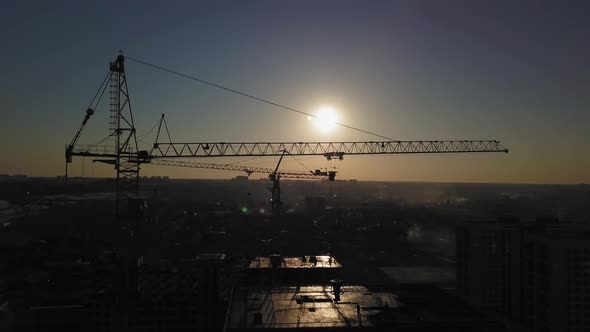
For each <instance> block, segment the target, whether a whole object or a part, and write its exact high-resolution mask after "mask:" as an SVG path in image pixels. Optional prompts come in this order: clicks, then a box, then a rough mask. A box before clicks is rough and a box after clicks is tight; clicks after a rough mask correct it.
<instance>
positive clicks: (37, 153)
mask: <svg viewBox="0 0 590 332" xmlns="http://www.w3.org/2000/svg"><path fill="white" fill-rule="evenodd" d="M4 7H5V8H4V10H3V11H2V13H1V14H0V16H1V23H0V24H1V25H2V29H1V31H2V32H1V33H2V40H3V41H4V46H3V47H2V50H1V51H0V59H1V60H2V67H3V69H4V70H3V75H2V78H1V79H0V83H1V86H0V88H1V91H2V108H1V109H2V118H3V121H1V122H0V130H2V132H3V139H2V142H1V143H0V149H1V150H2V151H3V155H5V156H10V157H8V158H3V159H2V160H1V161H0V173H24V174H29V175H49V176H54V175H61V174H62V173H63V167H64V164H63V149H64V145H65V144H66V143H67V142H68V141H69V140H70V139H71V137H72V136H73V134H74V132H75V130H76V128H77V126H78V125H79V123H80V121H81V120H82V117H83V114H84V112H85V108H86V107H87V105H88V103H89V101H90V99H91V98H92V96H93V94H94V92H95V91H96V89H97V87H98V85H99V84H100V81H101V79H102V78H103V77H104V75H105V74H106V71H107V66H108V61H109V60H111V59H112V58H113V57H114V56H115V55H116V54H117V51H118V50H119V49H123V50H124V52H125V54H127V55H129V56H133V57H137V58H140V59H143V60H146V61H149V62H152V63H155V64H159V65H162V66H166V67H169V68H172V69H176V70H178V71H181V72H186V73H188V74H192V75H195V76H198V77H201V78H204V79H207V80H210V81H214V82H218V83H220V84H223V85H226V86H229V87H232V88H235V89H238V90H242V91H244V92H248V93H252V94H254V95H257V96H260V97H265V98H269V99H272V100H275V101H277V102H280V103H283V104H286V105H290V106H293V107H296V108H299V109H302V110H304V111H307V112H310V113H314V112H315V111H316V110H317V109H318V107H320V106H322V105H332V106H333V107H334V108H336V109H337V110H338V113H339V117H340V120H341V122H344V123H346V124H350V125H353V126H357V127H361V128H364V129H368V130H371V131H374V132H378V133H380V134H382V135H385V136H388V137H393V138H396V139H480V138H490V139H498V140H500V141H502V142H503V143H504V144H505V145H506V146H507V147H508V148H509V149H510V150H511V152H510V153H509V154H507V155H504V154H502V155H458V156H389V157H349V158H346V159H345V160H344V161H343V162H336V163H332V164H330V166H335V167H337V168H338V169H340V170H341V175H342V178H357V179H366V180H399V181H467V182H529V183H580V182H590V175H589V174H588V172H587V169H588V167H589V166H590V157H588V154H587V153H585V151H588V150H589V148H590V142H588V134H587V131H588V123H589V120H590V112H588V105H589V101H590V100H589V99H590V96H589V95H588V93H586V89H587V87H588V83H589V82H588V80H589V78H588V77H589V69H588V66H587V64H586V62H587V61H586V60H587V59H588V58H590V57H589V56H590V49H589V46H588V43H587V36H588V35H590V23H588V20H587V16H588V12H589V11H588V9H589V8H590V5H587V4H586V3H585V2H583V1H578V2H575V1H568V2H563V3H558V2H543V1H529V2H526V1H520V2H518V4H514V3H513V2H512V1H215V2H206V1H186V2H175V1H167V2H149V1H137V2H133V1H129V2H111V3H109V2H107V1H101V2H95V3H91V2H83V4H82V3H78V2H59V1H56V2H27V1H23V2H18V3H16V2H15V3H11V4H8V5H5V6H4ZM127 74H128V78H129V88H130V90H131V94H132V95H131V96H132V101H133V106H134V113H135V117H136V119H137V123H136V125H137V127H138V131H139V133H140V134H142V133H145V132H146V131H148V130H149V129H150V128H151V127H152V126H153V124H154V123H155V122H156V121H157V119H158V117H159V114H161V113H166V116H167V118H168V122H169V124H170V126H171V127H172V128H173V130H174V136H175V137H176V138H177V139H178V140H183V141H195V142H196V141H216V140H220V141H252V140H272V141H278V140H297V141H306V140H307V141H315V140H374V139H375V138H374V137H370V136H367V135H364V134H360V133H356V132H354V131H350V130H348V129H345V128H338V129H336V130H333V131H331V132H327V133H326V132H321V131H318V130H317V128H315V127H314V126H313V125H311V123H310V122H309V121H308V120H307V119H306V118H305V117H304V116H301V115H298V114H292V113H289V112H285V111H282V110H280V109H276V108H272V107H271V106H268V105H265V104H260V103H256V102H253V101H251V100H248V99H244V98H243V97H239V96H234V95H230V94H228V93H226V92H223V91H218V90H215V89H212V88H210V87H207V86H202V85H199V84H197V83H194V82H191V81H187V80H184V79H182V78H178V77H174V76H171V75H169V74H165V73H162V72H158V71H155V70H153V69H150V68H147V67H144V66H141V65H139V64H135V63H129V64H128V66H127ZM106 116H107V114H106V112H97V114H96V116H95V117H94V118H93V119H92V123H91V126H90V128H89V130H88V132H87V133H86V134H87V136H86V137H83V138H82V139H81V141H82V142H83V143H84V142H85V143H94V142H96V141H98V140H99V139H101V138H102V137H103V136H105V135H106V134H107V119H106ZM151 139H152V138H151V137H144V140H146V141H148V142H150V140H151ZM219 161H220V162H227V161H226V160H219ZM303 161H304V162H305V163H306V165H309V167H310V168H316V167H326V166H328V165H327V162H326V161H324V160H322V158H304V159H303ZM274 162H275V161H274V160H272V159H266V160H264V159H263V160H256V161H253V162H251V163H250V164H252V163H255V165H272V164H273V163H274ZM86 163H87V164H86V168H85V172H86V173H85V175H89V169H90V170H91V172H92V175H94V176H109V175H111V174H112V173H113V171H112V169H110V168H109V167H108V166H97V165H94V166H90V164H91V163H90V162H89V161H86ZM297 165H298V164H297V163H294V161H291V164H289V161H288V162H287V164H286V166H285V167H289V168H296V167H298V166H297ZM81 168H82V166H81V162H80V161H79V162H77V163H75V164H74V165H73V172H74V173H76V172H77V173H80V172H81ZM145 171H146V175H152V174H154V175H170V176H176V177H231V176H235V175H236V174H235V173H223V172H213V171H195V170H186V169H184V170H177V169H161V168H155V167H146V168H145Z"/></svg>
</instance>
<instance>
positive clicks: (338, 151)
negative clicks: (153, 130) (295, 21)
mask: <svg viewBox="0 0 590 332" xmlns="http://www.w3.org/2000/svg"><path fill="white" fill-rule="evenodd" d="M134 61H135V62H138V63H142V64H144V65H149V66H151V67H154V68H157V69H161V70H165V71H167V72H170V73H174V74H177V75H181V76H185V77H189V78H190V76H188V75H184V74H180V73H178V72H173V71H170V70H166V69H165V68H162V67H158V66H155V65H151V64H148V63H145V62H141V61H138V60H134ZM124 62H125V57H124V56H123V55H122V54H119V55H118V56H117V58H116V60H115V61H114V62H111V63H110V66H109V73H108V74H107V77H106V78H105V79H104V80H103V83H102V84H101V86H100V87H99V90H98V92H97V93H96V95H95V97H94V98H93V100H92V102H91V103H90V105H89V107H88V108H87V110H86V114H85V116H84V119H83V121H82V124H81V125H80V127H79V129H78V131H77V132H76V134H75V135H74V138H73V139H72V141H71V142H70V144H69V145H67V146H66V150H65V156H66V183H67V164H68V163H71V162H72V158H73V157H80V156H81V157H95V158H100V159H107V160H106V162H107V163H112V164H114V166H115V170H116V172H117V213H119V210H120V201H121V200H122V199H124V198H125V199H128V198H136V197H138V195H139V172H140V165H141V164H142V163H149V162H151V163H154V164H156V161H157V160H158V159H170V158H195V157H198V158H201V157H240V156H250V157H252V156H261V157H272V156H277V157H282V156H283V155H284V154H285V153H287V154H289V155H292V156H324V157H326V158H327V159H328V160H330V159H340V160H342V159H343V158H344V156H345V155H378V154H382V155H383V154H388V155H392V154H434V153H436V154H441V153H498V152H508V150H507V149H506V148H504V147H503V146H502V145H501V144H500V142H499V141H497V140H458V141H454V140H446V141H436V140H428V141H398V140H382V141H363V142H302V141H299V142H230V143H226V142H204V143H179V142H172V139H171V137H170V135H169V131H168V129H167V125H166V123H165V120H163V119H164V118H163V117H162V121H161V122H160V127H159V128H158V138H156V142H155V143H154V144H153V147H152V149H151V150H150V151H147V150H139V148H138V144H137V138H136V129H135V125H134V121H133V114H132V111H131V101H130V98H129V91H128V89H127V79H126V75H125V66H124ZM193 79H194V78H193ZM199 81H200V82H202V83H206V84H208V85H212V86H215V87H217V88H222V89H224V90H227V91H229V92H233V93H237V94H241V95H243V96H247V97H249V98H252V99H257V100H260V101H264V100H262V99H260V98H257V97H253V96H250V95H246V94H244V93H241V92H239V91H236V90H232V89H228V88H224V87H221V86H220V85H217V84H213V83H209V82H206V81H203V80H199ZM107 87H108V88H110V89H109V110H110V117H109V119H110V122H109V125H110V126H109V130H110V134H109V136H108V137H115V144H114V146H111V147H105V146H99V145H96V144H95V145H81V144H78V140H79V138H80V136H81V134H82V132H83V130H84V128H85V127H86V125H87V123H88V121H89V119H90V117H91V116H92V115H93V114H94V113H95V110H96V107H97V105H98V103H99V102H100V100H101V98H102V96H103V95H104V93H105V91H106V89H107ZM265 102H266V103H269V102H268V101H265ZM271 104H272V103H271ZM274 105H276V106H280V105H278V104H276V103H274ZM280 107H283V108H286V107H284V106H280ZM300 113H301V112H300ZM162 124H164V125H165V127H166V131H167V133H168V139H169V141H168V142H159V135H160V129H161V126H162ZM347 127H349V128H352V127H350V126H347ZM364 132H366V133H368V132H367V131H364ZM380 137H383V136H380ZM219 167H223V166H219ZM211 168H213V167H211ZM277 172H278V165H277V168H276V169H275V170H274V172H273V173H271V174H275V177H276V180H277V182H278V179H279V178H280V176H279V173H277ZM277 188H278V187H277ZM277 194H278V195H280V194H279V193H278V192H277Z"/></svg>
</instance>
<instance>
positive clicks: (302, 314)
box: [227, 285, 494, 331]
mask: <svg viewBox="0 0 590 332" xmlns="http://www.w3.org/2000/svg"><path fill="white" fill-rule="evenodd" d="M426 288H428V287H426ZM426 288H424V287H423V288H421V289H420V290H419V291H417V292H415V291H414V290H409V291H408V290H406V291H402V292H401V294H406V295H407V296H408V298H407V299H404V295H401V296H400V293H398V292H393V291H389V290H376V291H373V290H370V289H368V288H367V287H364V286H343V287H342V291H341V295H340V300H339V301H336V300H335V296H334V292H333V288H332V286H328V285H326V286H321V285H319V286H318V285H315V286H314V285H309V286H299V287H296V286H287V287H275V288H272V289H271V290H250V291H246V290H241V291H236V293H234V296H233V299H232V301H231V305H230V309H229V311H230V314H229V315H228V321H227V324H228V325H227V326H228V328H229V329H231V330H254V329H276V328H278V329H285V328H287V329H289V328H304V329H305V328H307V329H312V328H314V329H315V328H331V329H334V328H367V327H369V328H371V327H372V328H379V327H385V326H387V327H393V326H395V327H397V328H399V329H398V330H399V331H405V329H404V328H406V327H411V328H410V329H411V330H412V329H413V330H415V328H416V327H417V326H420V327H424V329H422V330H427V331H430V330H431V328H432V329H434V330H440V328H441V327H442V328H457V329H456V331H464V330H474V331H479V330H480V329H485V328H489V327H490V325H489V324H494V322H491V321H488V320H486V319H485V318H484V317H483V316H482V315H481V314H479V313H477V312H475V311H473V310H472V309H470V308H469V307H467V306H465V305H464V304H463V303H462V302H459V301H458V300H456V299H455V298H453V297H451V296H449V295H447V294H444V293H442V292H441V291H439V290H437V289H435V288H428V289H426ZM431 300H432V301H431ZM431 302H432V303H431ZM488 323H489V324H488ZM465 328H467V329H465ZM443 330H444V329H443Z"/></svg>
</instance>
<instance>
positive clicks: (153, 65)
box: [125, 55, 398, 141]
mask: <svg viewBox="0 0 590 332" xmlns="http://www.w3.org/2000/svg"><path fill="white" fill-rule="evenodd" d="M125 58H126V59H129V60H131V61H133V62H135V63H139V64H142V65H144V66H148V67H152V68H155V69H159V70H161V71H165V72H167V73H170V74H173V75H177V76H180V77H184V78H187V79H189V80H193V81H196V82H199V83H202V84H206V85H209V86H212V87H215V88H218V89H221V90H225V91H227V92H231V93H234V94H237V95H240V96H242V97H246V98H250V99H253V100H256V101H259V102H262V103H265V104H269V105H272V106H275V107H278V108H282V109H284V110H287V111H290V112H295V113H299V114H302V115H306V116H309V117H312V118H315V119H319V118H320V117H319V116H317V115H314V114H311V113H308V112H304V111H301V110H299V109H296V108H294V107H289V106H285V105H283V104H279V103H277V102H274V101H271V100H268V99H264V98H260V97H256V96H254V95H251V94H248V93H245V92H241V91H238V90H235V89H232V88H228V87H225V86H223V85H220V84H217V83H213V82H210V81H206V80H204V79H201V78H198V77H195V76H191V75H187V74H183V73H181V72H178V71H176V70H172V69H169V68H165V67H162V66H158V65H155V64H153V63H149V62H147V61H143V60H140V59H136V58H133V57H130V56H127V55H126V56H125ZM334 124H336V125H338V126H341V127H344V128H348V129H352V130H355V131H358V132H361V133H365V134H369V135H372V136H375V137H379V138H382V139H385V140H388V141H398V140H396V139H393V138H390V137H387V136H383V135H380V134H377V133H374V132H371V131H368V130H365V129H361V128H358V127H353V126H350V125H347V124H344V123H340V122H334Z"/></svg>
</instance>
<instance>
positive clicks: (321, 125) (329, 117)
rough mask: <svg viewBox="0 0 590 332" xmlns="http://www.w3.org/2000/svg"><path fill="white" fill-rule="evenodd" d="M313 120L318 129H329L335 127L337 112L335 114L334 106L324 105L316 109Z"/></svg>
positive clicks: (325, 130)
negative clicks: (315, 116) (315, 115)
mask: <svg viewBox="0 0 590 332" xmlns="http://www.w3.org/2000/svg"><path fill="white" fill-rule="evenodd" d="M313 121H314V123H315V125H316V127H318V129H319V130H321V131H324V132H327V131H331V130H332V129H334V128H335V127H336V123H337V122H338V114H336V110H334V108H332V107H329V106H324V107H322V108H320V109H319V110H318V112H317V118H314V119H313Z"/></svg>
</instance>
